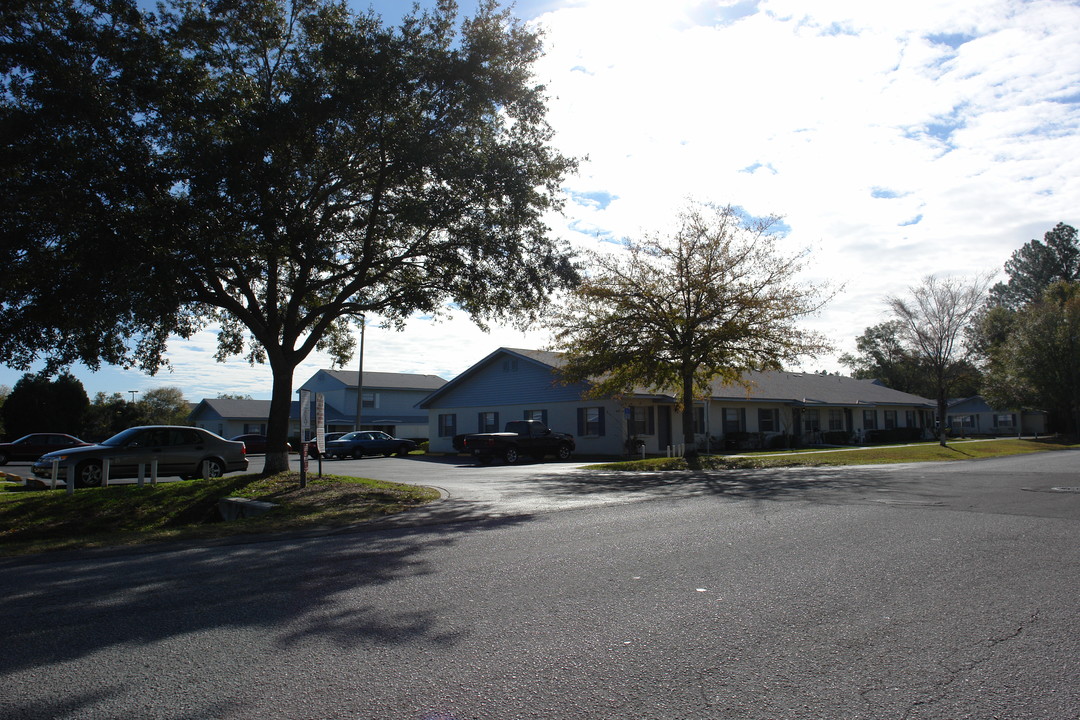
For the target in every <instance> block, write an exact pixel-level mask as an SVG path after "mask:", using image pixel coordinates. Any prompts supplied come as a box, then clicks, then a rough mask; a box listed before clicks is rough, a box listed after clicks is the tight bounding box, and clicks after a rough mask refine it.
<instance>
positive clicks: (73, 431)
mask: <svg viewBox="0 0 1080 720" xmlns="http://www.w3.org/2000/svg"><path fill="white" fill-rule="evenodd" d="M89 405H90V399H89V398H88V397H87V395H86V389H85V388H84V387H83V384H82V383H81V382H79V380H78V379H76V378H75V377H74V376H73V375H71V374H70V373H61V374H60V375H59V376H58V377H57V378H56V379H55V380H53V379H51V378H50V377H48V376H47V375H44V374H42V373H27V374H26V375H23V376H22V378H20V379H19V381H18V382H17V383H15V387H13V388H12V389H11V393H10V394H9V395H8V397H7V400H5V401H4V404H3V405H2V406H0V413H2V414H3V418H4V429H5V430H6V432H7V435H8V439H9V440H15V439H17V438H20V437H22V436H23V435H26V434H28V433H35V432H60V433H68V434H70V435H78V434H79V433H81V432H82V429H83V418H84V416H85V414H86V411H87V408H88V407H89Z"/></svg>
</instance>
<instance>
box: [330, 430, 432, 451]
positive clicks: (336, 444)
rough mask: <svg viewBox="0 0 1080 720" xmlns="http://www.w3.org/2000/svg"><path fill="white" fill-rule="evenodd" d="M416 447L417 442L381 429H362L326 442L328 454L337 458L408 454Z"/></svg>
mask: <svg viewBox="0 0 1080 720" xmlns="http://www.w3.org/2000/svg"><path fill="white" fill-rule="evenodd" d="M415 449H416V443H415V442H413V441H412V440H406V439H405V438H396V437H393V436H392V435H387V434H386V433H384V432H382V431H381V430H361V431H359V432H351V433H349V434H347V435H343V436H341V437H340V438H338V439H337V440H334V441H332V442H328V443H326V456H327V457H336V458H346V457H354V458H361V457H363V456H364V455H385V456H387V457H390V456H391V455H408V454H409V452H410V451H412V450H415Z"/></svg>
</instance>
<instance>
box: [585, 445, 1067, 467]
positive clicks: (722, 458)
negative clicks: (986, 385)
mask: <svg viewBox="0 0 1080 720" xmlns="http://www.w3.org/2000/svg"><path fill="white" fill-rule="evenodd" d="M1078 447H1080V445H1076V444H1070V443H1068V442H1065V441H1063V440H1061V439H1059V438H1050V439H1047V440H956V441H950V442H949V444H948V446H947V447H941V445H940V444H938V443H937V442H930V443H919V444H915V445H895V446H883V447H857V448H852V449H844V450H834V449H827V450H795V451H792V452H790V453H783V454H779V453H778V451H770V452H761V453H746V454H742V455H702V456H700V457H698V458H697V459H696V460H690V461H689V462H688V461H687V460H686V459H685V458H647V459H645V460H629V461H626V462H617V463H605V464H603V465H590V466H589V467H591V468H595V469H597V470H632V471H635V472H640V471H642V470H690V469H692V470H724V469H730V470H734V469H745V468H769V467H798V466H819V465H877V464H883V463H908V462H936V461H941V460H974V459H976V458H990V457H1001V456H1004V455H1024V454H1027V453H1036V452H1048V451H1051V450H1067V449H1069V448H1078Z"/></svg>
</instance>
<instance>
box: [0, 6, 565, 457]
mask: <svg viewBox="0 0 1080 720" xmlns="http://www.w3.org/2000/svg"><path fill="white" fill-rule="evenodd" d="M459 20H460V21H459ZM0 32H2V35H0V73H2V79H3V91H2V102H0V137H2V138H3V142H4V149H5V154H4V159H3V160H2V161H0V162H2V166H0V198H2V200H0V202H3V203H5V206H4V212H3V213H2V214H0V218H2V219H0V223H2V224H3V225H2V227H0V230H2V231H3V237H4V242H5V243H7V245H8V247H7V248H5V249H6V250H7V252H6V253H5V256H6V257H8V258H10V259H11V265H10V266H9V275H10V276H11V277H13V278H18V281H17V282H14V283H12V284H10V285H5V286H4V287H3V288H2V289H0V334H2V335H3V336H4V337H5V338H9V339H10V341H9V342H6V343H5V344H4V345H3V346H2V347H0V362H5V363H8V364H12V365H15V366H28V365H29V364H30V363H32V362H33V361H35V360H36V359H37V358H39V356H42V355H44V356H45V357H47V358H48V359H49V360H50V362H51V363H52V365H53V366H57V367H59V366H63V365H65V364H67V363H71V362H74V361H82V362H85V363H87V364H88V365H90V366H91V367H96V366H97V365H99V364H100V363H102V362H106V363H117V364H126V365H137V366H139V367H141V368H143V369H145V370H147V371H151V372H153V371H155V370H156V369H157V368H158V367H159V365H160V364H161V363H162V361H163V358H164V353H165V350H166V344H167V341H168V339H169V338H170V336H180V337H190V336H191V335H192V334H194V332H196V331H197V330H199V329H201V328H203V327H206V326H207V325H211V326H216V327H217V328H218V329H219V332H218V350H217V355H216V357H217V358H218V359H224V358H226V357H229V356H233V355H242V356H244V357H246V358H248V359H249V360H250V361H251V362H268V363H269V364H270V366H271V368H272V372H273V383H274V386H273V391H272V400H271V409H270V418H269V426H268V436H269V440H270V442H271V444H272V445H277V446H278V447H280V448H284V447H285V439H286V435H287V431H288V414H289V406H290V401H291V400H292V373H293V370H294V369H295V367H296V366H297V365H298V364H299V362H301V361H302V360H303V359H304V358H305V357H307V356H308V355H309V354H310V353H311V352H312V351H313V350H315V349H316V348H318V349H321V350H325V351H327V352H329V353H330V354H331V356H332V357H334V358H335V359H336V360H337V361H339V362H346V361H347V360H348V357H349V356H350V354H351V352H352V349H353V340H352V336H351V333H350V332H349V326H350V323H353V322H355V321H356V320H357V318H358V317H359V316H360V315H361V314H363V313H375V314H378V315H380V316H381V317H383V318H385V319H386V321H387V322H388V323H389V324H391V325H393V326H396V327H401V326H402V325H403V324H404V323H405V322H406V320H407V319H408V318H409V317H410V316H411V315H412V314H414V313H416V312H423V313H428V314H433V315H437V314H440V313H443V312H445V311H446V310H447V308H448V307H450V306H453V307H456V308H458V309H460V310H461V311H463V312H465V313H467V314H469V315H470V316H472V317H473V318H474V319H475V320H477V322H479V323H481V324H483V323H484V322H485V321H487V320H490V319H502V320H515V321H518V322H521V323H526V322H529V321H531V320H532V319H534V318H535V317H536V316H537V314H538V313H540V312H542V308H543V307H544V305H545V304H546V303H547V300H548V298H549V296H550V295H551V293H552V292H553V291H555V290H557V289H559V288H565V287H568V286H570V285H572V284H573V283H574V282H575V280H576V278H577V274H576V270H575V268H574V266H573V264H572V260H571V253H570V252H569V250H568V248H567V247H566V246H565V244H563V243H559V242H557V241H555V240H553V239H552V238H551V237H550V236H549V230H548V228H547V227H546V225H545V223H544V219H543V217H544V215H545V213H547V212H549V211H553V210H558V209H559V203H560V201H559V199H558V198H559V195H558V191H559V186H560V183H561V181H562V178H563V177H564V176H565V174H566V173H568V172H569V171H571V170H572V169H573V168H574V166H575V163H574V161H573V160H571V159H568V158H565V157H563V156H561V155H560V154H559V153H557V152H556V151H554V150H553V149H552V148H551V146H550V139H551V136H552V130H551V128H550V127H549V126H548V124H547V122H546V107H545V96H544V89H543V87H542V86H539V85H537V84H535V83H534V81H533V79H532V76H531V67H532V64H533V63H534V61H535V60H536V59H537V58H538V57H539V55H540V53H541V50H542V47H541V42H540V37H539V36H538V34H537V33H535V32H533V31H531V30H529V29H527V28H525V27H524V26H523V25H522V24H521V23H520V22H518V21H516V20H515V19H513V18H512V16H511V15H510V14H509V13H508V12H507V11H504V10H501V9H499V7H498V6H497V4H496V3H495V2H494V0H485V1H484V2H482V3H481V4H480V6H479V8H478V10H477V12H476V15H475V16H474V17H471V18H465V19H459V18H458V17H457V14H456V5H455V4H454V3H453V2H450V1H449V0H444V1H443V2H440V3H439V4H438V6H437V8H435V9H434V10H431V11H425V12H420V11H419V10H414V11H413V12H412V13H411V14H410V15H408V16H407V17H406V18H405V19H404V20H403V21H402V23H401V25H400V26H399V27H396V28H395V27H389V26H385V25H384V24H383V23H382V21H381V20H380V19H379V18H378V17H377V16H376V15H375V14H374V13H373V12H371V11H369V12H368V13H367V14H359V15H358V14H354V13H352V12H351V11H350V10H349V9H348V8H347V7H346V5H345V4H343V3H336V2H330V1H329V0H292V1H291V2H290V1H289V0H257V1H255V2H246V3H235V2H228V1H218V2H207V3H199V2H194V1H193V0H173V1H172V2H171V3H169V4H168V5H166V6H164V7H163V8H162V10H161V12H160V13H159V14H150V13H144V12H142V11H140V10H139V9H138V6H137V5H136V4H135V2H134V1H133V0H83V1H78V0H51V1H46V2H33V3H31V2H27V1H21V2H20V0H15V5H14V8H13V9H11V10H10V11H6V12H5V15H4V26H3V28H2V31H0ZM286 463H287V458H286V455H285V453H284V451H283V450H282V451H281V452H279V453H272V454H271V455H270V456H268V459H267V471H268V472H273V471H276V470H279V469H283V468H284V467H285V466H286Z"/></svg>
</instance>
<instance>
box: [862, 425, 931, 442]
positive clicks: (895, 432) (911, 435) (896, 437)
mask: <svg viewBox="0 0 1080 720" xmlns="http://www.w3.org/2000/svg"><path fill="white" fill-rule="evenodd" d="M865 437H866V442H867V444H869V445H897V444H902V443H909V442H917V441H918V440H920V439H921V438H922V428H911V427H903V428H891V429H889V430H867V431H866V432H865Z"/></svg>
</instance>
